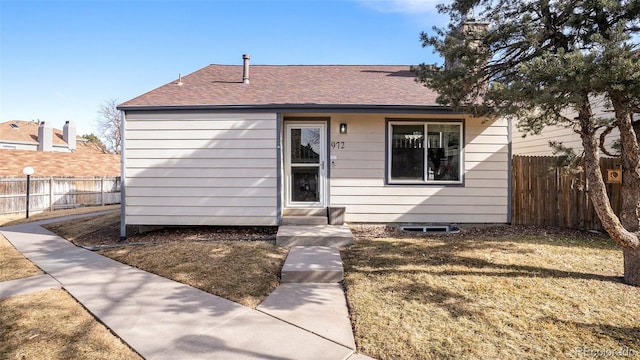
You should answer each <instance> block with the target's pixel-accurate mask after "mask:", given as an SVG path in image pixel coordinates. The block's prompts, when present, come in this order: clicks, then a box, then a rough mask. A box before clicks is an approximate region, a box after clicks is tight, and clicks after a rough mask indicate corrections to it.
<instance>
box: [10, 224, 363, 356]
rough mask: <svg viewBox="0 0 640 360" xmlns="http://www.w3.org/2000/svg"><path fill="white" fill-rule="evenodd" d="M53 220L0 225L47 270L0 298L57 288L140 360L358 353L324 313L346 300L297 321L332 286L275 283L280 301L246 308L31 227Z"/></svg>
mask: <svg viewBox="0 0 640 360" xmlns="http://www.w3.org/2000/svg"><path fill="white" fill-rule="evenodd" d="M90 215H94V214H90ZM85 216H86V215H85ZM76 217H80V216H76ZM61 220H66V219H56V220H49V221H41V222H36V223H30V224H24V225H18V226H12V227H4V228H0V232H1V233H2V234H3V235H4V236H5V237H6V238H7V239H8V240H9V241H10V242H11V243H12V244H13V245H14V246H15V247H16V248H17V249H18V250H19V251H20V252H21V253H22V254H24V255H25V256H26V257H27V258H28V259H29V260H31V261H32V262H33V263H35V264H36V265H37V266H39V267H40V268H41V269H42V270H44V271H45V272H46V274H47V275H43V276H37V277H34V278H37V279H31V280H27V279H21V280H18V281H17V282H13V283H10V284H8V285H7V284H5V285H3V286H2V287H0V291H2V292H1V293H0V296H1V294H7V293H9V292H10V290H2V289H3V288H10V289H13V288H14V287H15V286H17V284H22V285H21V288H22V290H25V289H28V288H29V286H30V285H29V283H28V282H27V281H32V282H33V283H32V284H31V285H33V288H34V289H39V288H42V287H50V286H54V287H56V286H62V287H63V288H64V289H65V290H66V291H68V292H69V293H70V294H71V295H72V296H73V297H74V298H76V299H77V300H78V301H79V302H80V303H82V304H83V306H84V307H86V308H87V309H88V310H89V311H90V312H91V313H92V314H93V315H94V316H96V317H97V318H99V319H100V321H102V322H103V323H104V324H105V325H106V326H107V327H109V328H110V329H111V330H112V331H113V332H114V333H116V334H117V335H118V336H119V337H120V338H122V339H123V341H125V342H126V343H127V344H129V345H130V346H131V347H132V348H133V349H135V350H136V351H137V352H138V353H140V354H141V355H142V356H143V357H145V358H146V359H182V358H185V359H186V358H188V359H348V358H349V359H356V358H357V359H363V358H366V357H364V356H362V355H353V351H354V350H353V348H354V344H353V342H352V341H353V340H351V339H352V337H351V339H350V338H349V337H348V336H346V335H345V334H344V333H341V334H339V335H337V337H336V336H334V335H335V334H333V333H334V331H333V330H332V329H331V321H330V319H342V320H343V321H344V318H345V314H347V315H348V313H346V310H347V309H346V306H345V308H344V311H345V312H340V311H338V312H337V313H334V314H330V315H329V319H325V321H324V322H320V323H314V322H311V323H310V322H308V321H298V320H299V319H300V314H301V313H303V312H304V311H305V309H308V310H310V311H312V312H315V311H321V310H322V307H323V301H331V300H330V299H331V298H332V297H335V296H336V294H337V292H336V288H335V286H334V287H331V286H328V287H327V288H326V291H324V290H323V288H322V287H318V286H315V287H314V286H311V287H310V288H309V289H307V291H305V292H302V293H300V292H299V291H297V294H296V297H295V298H293V297H291V294H289V295H288V296H286V291H287V288H286V287H285V288H278V289H277V290H276V291H279V294H281V295H285V298H286V299H288V301H287V300H285V298H280V300H278V294H277V293H274V295H275V296H274V297H271V299H269V302H266V301H265V303H263V304H262V305H261V306H260V307H259V308H258V310H253V309H250V308H247V307H244V306H242V305H239V304H237V303H234V302H231V301H228V300H226V299H223V298H220V297H217V296H214V295H211V294H209V293H206V292H204V291H201V290H198V289H195V288H192V287H190V286H187V285H184V284H180V283H178V282H175V281H172V280H168V279H165V278H162V277H160V276H157V275H154V274H151V273H148V272H145V271H142V270H139V269H135V268H133V267H130V266H127V265H123V264H121V263H118V262H116V261H113V260H111V259H108V258H106V257H103V256H100V255H98V254H95V253H93V252H91V251H88V250H85V249H82V248H79V247H76V246H74V245H73V244H71V243H70V242H68V241H66V240H64V239H62V238H60V237H59V236H57V235H55V234H53V233H51V232H49V231H47V230H46V229H44V228H42V227H41V226H39V225H40V224H43V223H50V222H54V221H61ZM29 279H30V278H29ZM43 284H44V285H43ZM56 284H57V285H56ZM324 286H327V285H324ZM340 292H341V290H340ZM341 296H342V301H344V296H343V295H341ZM323 299H324V300H323ZM260 310H261V311H260ZM316 316H317V314H316ZM343 321H342V322H341V323H340V324H341V325H340V326H341V327H342V326H343V324H344V322H343ZM347 321H348V317H347ZM306 324H309V325H308V327H312V328H311V329H305V328H303V327H307V325H306ZM342 329H343V330H341V331H344V327H343V328H342ZM332 334H333V335H332ZM349 335H351V334H349ZM351 336H352V335H351ZM352 355H353V356H352Z"/></svg>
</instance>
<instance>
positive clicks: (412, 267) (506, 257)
mask: <svg viewBox="0 0 640 360" xmlns="http://www.w3.org/2000/svg"><path fill="white" fill-rule="evenodd" d="M356 230H358V229H356ZM505 232H506V233H505ZM389 235H392V236H394V237H388V236H389ZM396 235H398V234H397V233H391V234H389V233H385V232H382V233H379V234H373V235H372V234H371V232H368V231H357V232H356V242H355V245H353V246H352V247H350V248H348V249H346V250H344V251H343V253H342V257H343V260H344V262H345V286H346V289H347V298H348V303H349V307H350V310H351V316H352V323H353V327H354V331H355V338H356V343H357V347H358V351H359V352H362V353H364V354H367V355H369V356H372V357H375V358H379V359H381V360H384V359H543V358H544V359H552V358H553V359H569V358H576V357H590V358H593V356H594V355H598V356H600V357H602V355H603V354H609V356H608V357H609V358H612V357H615V356H611V354H613V355H616V354H618V355H620V354H625V353H624V352H625V351H626V354H628V355H629V354H630V355H634V356H635V357H640V288H639V287H633V286H628V285H625V284H623V283H622V254H621V251H620V250H619V249H618V248H616V247H615V246H614V245H612V243H611V241H610V240H608V239H607V238H605V237H603V236H596V235H593V234H590V233H579V232H571V231H557V232H553V231H542V230H540V231H537V230H531V229H526V228H498V229H489V230H481V231H475V232H474V231H471V232H467V233H463V234H458V235H437V236H433V235H432V236H420V237H418V236H403V237H398V236H396ZM616 351H618V353H615V352H616Z"/></svg>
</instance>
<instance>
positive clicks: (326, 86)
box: [120, 65, 437, 109]
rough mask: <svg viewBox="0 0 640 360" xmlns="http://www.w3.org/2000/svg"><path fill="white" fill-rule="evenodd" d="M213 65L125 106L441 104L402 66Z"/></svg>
mask: <svg viewBox="0 0 640 360" xmlns="http://www.w3.org/2000/svg"><path fill="white" fill-rule="evenodd" d="M242 68H243V67H242V66H241V65H209V66H207V67H205V68H202V69H200V70H198V71H196V72H194V73H192V74H190V75H187V76H184V77H183V78H182V85H178V80H175V81H172V82H170V83H168V84H166V85H163V86H161V87H159V88H157V89H155V90H152V91H150V92H148V93H146V94H143V95H141V96H138V97H136V98H134V99H132V100H129V101H127V102H125V103H123V104H121V105H120V108H122V109H135V108H136V107H145V108H146V107H165V106H169V107H171V106H175V107H181V106H182V107H183V106H275V105H281V106H288V105H320V106H332V105H338V106H340V105H341V106H344V105H347V106H358V105H364V106H368V105H369V106H371V105H391V106H437V104H436V101H435V100H436V96H437V94H436V93H435V92H434V91H432V90H430V89H428V88H426V87H424V86H423V85H422V84H420V83H418V82H416V81H415V76H414V74H413V73H411V72H410V71H409V66H406V65H403V66H398V65H251V66H250V68H249V78H250V84H244V83H243V82H242Z"/></svg>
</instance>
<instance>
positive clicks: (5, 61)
mask: <svg viewBox="0 0 640 360" xmlns="http://www.w3.org/2000/svg"><path fill="white" fill-rule="evenodd" d="M438 2H439V1H438V0H328V1H321V0H289V1H284V0H283V1H274V0H272V1H267V0H262V1H249V0H238V1H222V0H209V1H207V0H200V1H158V0H155V1H151V0H130V1H124V0H119V1H117V0H112V1H106V0H85V1H45V0H43V1H32V0H16V1H13V0H0V122H4V121H9V120H42V121H50V122H51V123H52V125H53V126H54V127H56V128H62V126H63V124H64V122H65V121H66V120H72V121H74V122H75V123H76V124H77V125H78V128H79V134H86V133H91V132H94V133H95V132H96V129H95V120H96V118H97V116H98V115H97V109H98V107H99V106H100V104H101V103H103V102H104V101H105V100H107V99H110V98H117V99H119V100H120V102H123V101H125V100H128V99H130V98H133V97H135V96H138V95H140V94H142V93H144V92H147V91H149V90H152V89H154V88H156V87H158V86H160V85H163V84H165V83H167V82H170V81H172V80H173V79H176V78H177V77H178V74H179V73H181V74H183V75H185V74H188V73H191V72H193V71H195V70H198V69H200V68H202V67H204V66H206V65H208V64H238V65H240V64H241V63H242V54H244V53H248V54H250V55H251V63H252V64H394V65H402V64H407V65H411V64H418V63H421V62H426V63H434V62H440V61H439V59H438V58H437V57H436V56H435V55H434V54H433V53H432V51H431V50H430V49H424V48H422V47H421V44H420V42H419V34H420V32H421V31H430V30H431V27H432V26H433V25H439V26H442V25H444V24H445V22H446V19H444V18H443V17H442V16H440V15H439V14H437V12H436V11H435V10H434V9H435V5H436V3H438Z"/></svg>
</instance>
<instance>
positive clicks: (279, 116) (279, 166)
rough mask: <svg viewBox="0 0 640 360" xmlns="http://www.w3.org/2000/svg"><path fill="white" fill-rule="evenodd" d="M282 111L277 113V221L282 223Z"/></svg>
mask: <svg viewBox="0 0 640 360" xmlns="http://www.w3.org/2000/svg"><path fill="white" fill-rule="evenodd" d="M281 132H282V113H277V114H276V222H277V224H278V226H280V224H281V223H282V134H281Z"/></svg>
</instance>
